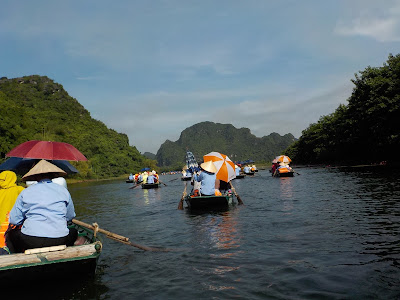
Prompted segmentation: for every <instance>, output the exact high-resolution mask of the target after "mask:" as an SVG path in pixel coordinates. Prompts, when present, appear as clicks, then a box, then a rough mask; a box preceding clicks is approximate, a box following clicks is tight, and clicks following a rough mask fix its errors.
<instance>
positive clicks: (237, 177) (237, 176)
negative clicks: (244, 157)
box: [234, 174, 246, 179]
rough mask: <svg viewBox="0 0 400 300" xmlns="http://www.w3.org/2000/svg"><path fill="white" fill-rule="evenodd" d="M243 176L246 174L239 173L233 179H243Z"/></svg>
mask: <svg viewBox="0 0 400 300" xmlns="http://www.w3.org/2000/svg"><path fill="white" fill-rule="evenodd" d="M245 177H246V175H244V174H240V175H236V177H235V178H234V179H243V178H245Z"/></svg>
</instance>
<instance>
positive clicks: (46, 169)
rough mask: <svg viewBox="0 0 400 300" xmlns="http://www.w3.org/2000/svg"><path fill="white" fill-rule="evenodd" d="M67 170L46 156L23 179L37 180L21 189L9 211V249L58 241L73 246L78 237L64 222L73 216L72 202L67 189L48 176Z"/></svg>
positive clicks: (23, 248)
mask: <svg viewBox="0 0 400 300" xmlns="http://www.w3.org/2000/svg"><path fill="white" fill-rule="evenodd" d="M65 175H66V173H65V172H64V171H63V170H62V169H60V168H58V167H57V166H55V165H53V164H51V163H49V162H48V161H46V160H41V161H40V162H39V163H37V164H36V165H35V166H34V167H33V168H32V169H31V170H30V171H29V172H28V173H26V174H25V175H24V176H23V177H22V180H24V181H26V180H36V181H37V182H38V183H36V184H34V185H32V186H30V187H28V188H26V189H25V190H23V191H22V192H21V193H20V194H19V196H18V198H17V201H16V202H15V205H14V207H13V209H12V210H11V212H10V226H11V227H13V228H15V229H13V230H10V231H9V232H8V234H7V236H6V240H7V245H8V247H9V248H10V251H11V252H12V253H14V252H23V251H25V250H26V249H32V248H41V247H50V246H57V245H67V246H72V245H73V244H74V242H75V240H76V238H77V235H78V232H77V230H76V229H74V228H72V229H69V228H68V226H67V222H69V221H71V220H72V219H73V218H74V217H75V210H74V204H73V202H72V199H71V195H70V193H69V191H68V190H67V189H66V188H65V187H63V186H61V185H59V184H57V183H55V182H52V181H51V179H52V178H54V177H59V176H65Z"/></svg>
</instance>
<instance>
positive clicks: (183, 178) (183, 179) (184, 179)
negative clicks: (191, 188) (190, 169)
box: [181, 176, 192, 181]
mask: <svg viewBox="0 0 400 300" xmlns="http://www.w3.org/2000/svg"><path fill="white" fill-rule="evenodd" d="M191 179H192V177H184V176H182V177H181V180H182V181H189V180H191Z"/></svg>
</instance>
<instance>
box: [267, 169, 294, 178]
mask: <svg viewBox="0 0 400 300" xmlns="http://www.w3.org/2000/svg"><path fill="white" fill-rule="evenodd" d="M272 176H274V177H293V176H294V171H293V170H291V171H289V170H288V169H286V168H280V169H276V170H275V173H274V174H272Z"/></svg>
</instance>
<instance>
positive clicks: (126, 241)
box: [72, 219, 168, 252]
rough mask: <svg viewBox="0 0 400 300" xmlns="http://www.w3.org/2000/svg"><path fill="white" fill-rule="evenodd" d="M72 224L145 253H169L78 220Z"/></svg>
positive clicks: (73, 220) (74, 220)
mask: <svg viewBox="0 0 400 300" xmlns="http://www.w3.org/2000/svg"><path fill="white" fill-rule="evenodd" d="M72 223H75V224H77V225H80V226H83V227H86V228H89V229H91V230H97V231H98V232H100V233H103V234H105V235H106V236H107V237H108V238H110V239H112V240H114V241H117V242H120V243H123V244H126V245H130V246H133V247H136V248H139V249H142V250H144V251H162V252H166V251H168V250H167V249H162V248H153V247H147V246H143V245H139V244H136V243H134V242H131V241H129V238H127V237H124V236H122V235H119V234H116V233H113V232H110V231H107V230H104V229H101V228H99V227H96V228H95V227H94V226H93V225H90V224H87V223H84V222H82V221H79V220H77V219H72Z"/></svg>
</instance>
